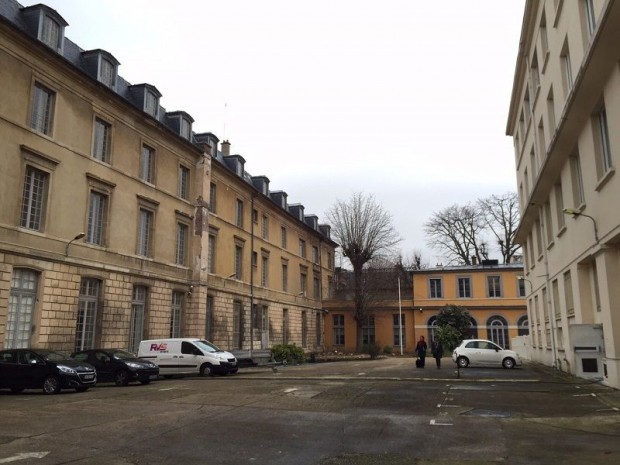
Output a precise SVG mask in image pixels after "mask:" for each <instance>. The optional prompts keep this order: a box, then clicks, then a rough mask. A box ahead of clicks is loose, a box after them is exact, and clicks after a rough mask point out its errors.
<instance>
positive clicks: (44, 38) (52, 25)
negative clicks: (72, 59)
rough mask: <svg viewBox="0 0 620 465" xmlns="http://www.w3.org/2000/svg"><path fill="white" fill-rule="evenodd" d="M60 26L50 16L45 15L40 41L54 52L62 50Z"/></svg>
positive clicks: (42, 21)
mask: <svg viewBox="0 0 620 465" xmlns="http://www.w3.org/2000/svg"><path fill="white" fill-rule="evenodd" d="M60 29H61V28H60V24H58V23H57V22H56V21H54V19H52V18H51V17H50V16H48V15H43V19H42V20H41V30H40V33H39V40H40V41H41V42H43V43H44V44H45V45H47V46H48V47H51V48H53V49H54V50H58V49H60V37H61V34H60Z"/></svg>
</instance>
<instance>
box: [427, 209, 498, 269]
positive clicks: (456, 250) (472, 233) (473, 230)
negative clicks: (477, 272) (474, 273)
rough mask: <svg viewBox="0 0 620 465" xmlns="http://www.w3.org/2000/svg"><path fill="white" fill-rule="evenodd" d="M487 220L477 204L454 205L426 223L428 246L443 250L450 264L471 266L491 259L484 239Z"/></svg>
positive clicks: (435, 214) (436, 214)
mask: <svg viewBox="0 0 620 465" xmlns="http://www.w3.org/2000/svg"><path fill="white" fill-rule="evenodd" d="M484 227H485V222H484V218H483V217H482V214H481V212H480V210H479V209H478V208H476V206H475V205H465V206H459V205H456V204H455V205H452V206H451V207H448V208H445V209H444V210H441V211H439V212H436V213H434V214H433V216H432V217H431V219H430V220H428V221H427V222H426V223H425V224H424V232H425V233H426V237H427V241H428V245H430V246H431V247H433V248H434V249H437V250H439V251H440V252H441V253H443V254H444V255H445V257H446V258H447V259H448V260H449V262H450V263H457V264H460V265H471V264H472V257H476V260H478V262H480V261H482V260H483V259H487V258H488V250H487V245H486V243H485V241H484V239H483V238H482V234H483V231H484Z"/></svg>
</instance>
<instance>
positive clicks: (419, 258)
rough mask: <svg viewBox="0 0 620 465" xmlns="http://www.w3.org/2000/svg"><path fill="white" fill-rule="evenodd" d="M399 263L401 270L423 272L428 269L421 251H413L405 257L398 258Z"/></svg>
mask: <svg viewBox="0 0 620 465" xmlns="http://www.w3.org/2000/svg"><path fill="white" fill-rule="evenodd" d="M399 262H400V263H401V265H402V266H403V268H406V269H409V270H423V269H425V268H428V267H429V265H428V261H427V260H425V259H424V256H423V255H422V250H421V249H413V250H412V251H411V253H410V254H409V255H407V256H406V257H404V258H403V257H402V256H400V257H399Z"/></svg>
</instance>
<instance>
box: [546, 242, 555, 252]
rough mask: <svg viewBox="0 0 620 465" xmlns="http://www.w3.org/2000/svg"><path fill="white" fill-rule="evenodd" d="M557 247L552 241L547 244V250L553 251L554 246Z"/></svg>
mask: <svg viewBox="0 0 620 465" xmlns="http://www.w3.org/2000/svg"><path fill="white" fill-rule="evenodd" d="M554 245H555V241H553V240H552V241H551V242H549V243H548V244H547V250H551V249H552V248H553V246H554Z"/></svg>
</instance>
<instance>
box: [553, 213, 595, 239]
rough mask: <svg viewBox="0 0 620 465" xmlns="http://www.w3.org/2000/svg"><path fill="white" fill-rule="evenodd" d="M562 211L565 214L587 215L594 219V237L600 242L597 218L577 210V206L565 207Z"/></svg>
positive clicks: (575, 216)
mask: <svg viewBox="0 0 620 465" xmlns="http://www.w3.org/2000/svg"><path fill="white" fill-rule="evenodd" d="M562 212H563V213H564V214H565V215H573V218H577V217H579V216H585V217H586V218H590V219H591V220H592V224H593V225H594V239H596V242H598V228H597V226H596V220H595V219H594V218H593V217H591V216H590V215H586V214H585V213H583V212H581V210H577V209H575V208H564V209H562Z"/></svg>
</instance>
